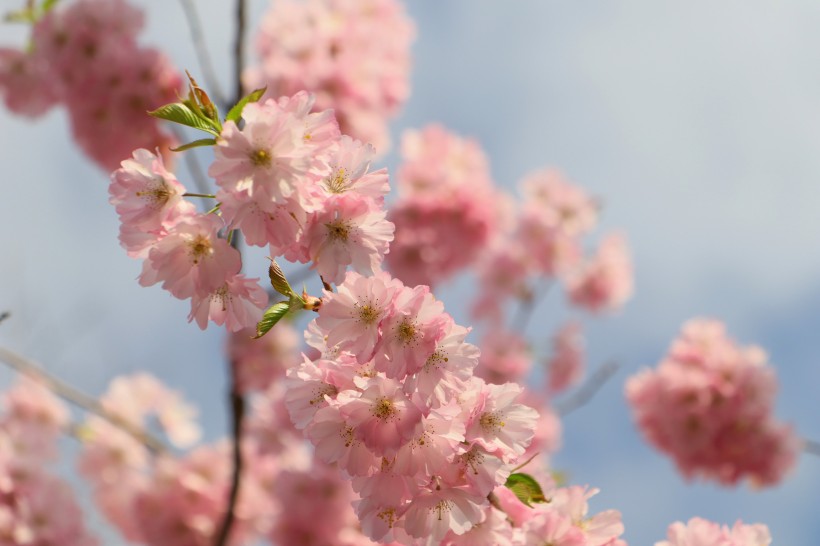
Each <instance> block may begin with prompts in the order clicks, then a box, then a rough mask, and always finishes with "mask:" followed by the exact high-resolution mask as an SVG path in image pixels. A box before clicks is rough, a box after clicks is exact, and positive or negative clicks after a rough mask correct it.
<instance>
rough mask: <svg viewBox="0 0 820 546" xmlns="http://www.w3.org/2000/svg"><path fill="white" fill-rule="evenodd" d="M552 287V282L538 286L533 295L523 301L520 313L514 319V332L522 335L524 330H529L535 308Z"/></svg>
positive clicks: (519, 309)
mask: <svg viewBox="0 0 820 546" xmlns="http://www.w3.org/2000/svg"><path fill="white" fill-rule="evenodd" d="M551 287H552V283H549V284H547V285H545V286H543V287H540V288H537V289H536V291H535V293H534V294H533V295H532V296H530V297H529V298H528V299H527V300H525V301H523V302H522V303H521V306H520V307H519V308H518V314H517V315H516V316H515V319H513V321H512V327H513V331H514V332H518V333H519V334H522V335H523V334H524V332H525V331H526V330H527V325H528V324H529V322H530V319H531V318H532V314H533V312H534V311H535V308H536V307H537V306H538V304H539V303H541V301H542V300H543V299H544V298H545V297H546V296H547V294H548V293H549V291H550V288H551Z"/></svg>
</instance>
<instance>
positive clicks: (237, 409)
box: [214, 364, 245, 546]
mask: <svg viewBox="0 0 820 546" xmlns="http://www.w3.org/2000/svg"><path fill="white" fill-rule="evenodd" d="M235 369H236V367H235V366H233V364H232V365H231V390H230V392H229V394H228V401H229V403H230V406H231V416H232V420H231V436H232V444H233V474H232V476H231V490H230V494H229V496H228V506H227V508H226V510H225V518H224V519H223V520H222V525H221V526H220V528H219V533H218V534H217V537H216V542H215V543H214V544H215V545H216V546H225V545H226V544H228V538H229V537H230V534H231V528H232V527H233V524H234V520H235V519H236V501H237V499H238V498H239V490H240V484H241V482H242V469H243V462H242V423H243V420H244V418H245V398H244V397H243V396H242V392H240V390H239V382H238V380H237V377H236V372H235V371H234V370H235Z"/></svg>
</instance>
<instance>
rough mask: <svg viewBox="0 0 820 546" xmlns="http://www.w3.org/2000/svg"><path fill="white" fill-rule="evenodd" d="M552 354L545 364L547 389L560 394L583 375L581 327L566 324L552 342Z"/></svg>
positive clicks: (577, 324)
mask: <svg viewBox="0 0 820 546" xmlns="http://www.w3.org/2000/svg"><path fill="white" fill-rule="evenodd" d="M552 347H553V352H552V356H551V357H550V359H549V361H548V362H547V388H548V389H549V391H550V393H553V394H555V393H560V392H563V391H565V390H566V389H567V388H569V387H571V386H573V385H575V384H576V383H578V381H580V379H581V377H582V376H583V374H584V347H583V337H582V336H581V325H580V324H579V323H577V322H568V323H567V324H565V325H564V326H562V327H561V329H560V330H559V331H558V333H557V334H556V336H555V337H554V338H553V342H552Z"/></svg>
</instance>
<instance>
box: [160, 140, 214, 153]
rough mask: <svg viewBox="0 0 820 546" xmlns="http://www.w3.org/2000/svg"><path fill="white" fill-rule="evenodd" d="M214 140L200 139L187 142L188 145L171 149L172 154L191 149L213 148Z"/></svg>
mask: <svg viewBox="0 0 820 546" xmlns="http://www.w3.org/2000/svg"><path fill="white" fill-rule="evenodd" d="M215 145H216V139H215V138H201V139H199V140H195V141H193V142H189V143H188V144H183V145H182V146H177V147H176V148H171V151H172V152H184V151H185V150H190V149H191V148H199V147H201V146H215Z"/></svg>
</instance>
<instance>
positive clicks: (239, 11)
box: [231, 0, 246, 104]
mask: <svg viewBox="0 0 820 546" xmlns="http://www.w3.org/2000/svg"><path fill="white" fill-rule="evenodd" d="M245 7H246V6H245V0H237V2H236V42H235V43H234V49H233V62H234V79H235V82H236V83H235V87H234V97H233V102H231V104H236V103H237V102H239V100H240V99H241V98H242V95H243V94H244V91H243V89H242V72H243V71H244V70H245V19H246V9H245Z"/></svg>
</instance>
